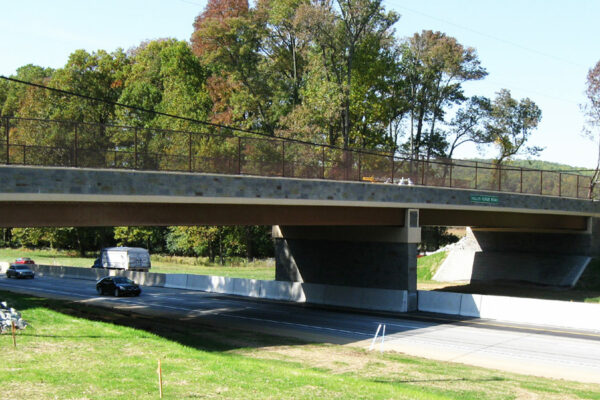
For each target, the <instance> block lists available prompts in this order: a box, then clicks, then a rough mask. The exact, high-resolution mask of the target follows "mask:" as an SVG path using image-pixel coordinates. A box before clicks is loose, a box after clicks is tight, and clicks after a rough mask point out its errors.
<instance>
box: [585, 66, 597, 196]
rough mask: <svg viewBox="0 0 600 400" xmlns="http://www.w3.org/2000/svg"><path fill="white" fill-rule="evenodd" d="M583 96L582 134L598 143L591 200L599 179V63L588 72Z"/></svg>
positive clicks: (590, 194) (591, 185)
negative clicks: (583, 122) (585, 100)
mask: <svg viewBox="0 0 600 400" xmlns="http://www.w3.org/2000/svg"><path fill="white" fill-rule="evenodd" d="M585 95H586V97H587V101H588V102H587V103H586V104H584V105H582V106H581V108H582V111H583V112H584V114H585V116H586V121H585V123H586V126H585V127H584V132H585V134H586V135H587V136H588V137H590V138H593V139H595V140H597V141H598V161H597V162H596V169H595V171H594V175H593V176H592V180H591V184H590V193H589V197H590V198H591V197H592V196H593V192H594V188H595V187H596V185H597V183H598V181H599V179H600V129H599V128H600V61H598V62H597V63H596V65H595V66H594V67H593V68H590V70H589V71H588V74H587V80H586V88H585Z"/></svg>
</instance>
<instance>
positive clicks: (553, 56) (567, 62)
mask: <svg viewBox="0 0 600 400" xmlns="http://www.w3.org/2000/svg"><path fill="white" fill-rule="evenodd" d="M396 7H398V8H401V9H404V10H406V11H409V12H411V13H414V14H418V15H421V16H423V17H426V18H430V19H433V20H436V21H439V22H443V23H445V24H448V25H451V26H454V27H457V28H460V29H464V30H466V31H469V32H472V33H475V34H477V35H480V36H484V37H487V38H489V39H493V40H496V41H498V42H501V43H504V44H508V45H510V46H514V47H517V48H519V49H521V50H525V51H528V52H530V53H534V54H538V55H541V56H544V57H547V58H552V59H554V60H557V61H561V62H564V63H566V64H570V65H573V66H576V67H579V68H586V69H587V67H585V66H583V65H581V64H577V63H575V62H573V61H570V60H567V59H566V58H561V57H557V56H555V55H552V54H548V53H544V52H542V51H539V50H535V49H532V48H529V47H526V46H523V45H520V44H518V43H515V42H511V41H510V40H506V39H502V38H499V37H496V36H493V35H490V34H488V33H485V32H481V31H478V30H475V29H472V28H469V27H466V26H463V25H459V24H456V23H454V22H450V21H448V20H445V19H442V18H438V17H434V16H433V15H429V14H425V13H423V12H421V11H417V10H414V9H411V8H408V7H404V6H396Z"/></svg>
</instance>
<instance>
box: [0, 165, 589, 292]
mask: <svg viewBox="0 0 600 400" xmlns="http://www.w3.org/2000/svg"><path fill="white" fill-rule="evenodd" d="M598 217H600V207H599V205H598V202H595V201H592V200H585V199H576V198H565V197H554V196H541V195H532V194H520V193H506V192H493V191H482V190H466V189H456V188H436V187H426V186H408V185H392V184H378V183H370V182H350V181H327V180H320V179H297V178H283V177H257V176H240V175H225V174H207V173H183V172H162V171H161V172H148V171H132V170H107V169H85V168H64V167H32V166H11V165H4V166H0V226H1V227H32V226H120V225H121V226H122V225H146V226H158V225H201V224H210V225H213V224H214V225H250V224H259V225H273V226H274V229H273V236H274V241H275V249H276V264H277V273H276V275H277V279H280V280H292V281H304V282H314V283H331V284H336V285H348V286H359V287H381V288H390V289H401V290H408V291H409V293H415V291H416V256H417V243H418V242H419V241H420V228H419V227H420V226H428V225H435V226H471V227H473V228H474V232H476V236H477V237H478V240H479V242H480V245H481V247H482V250H483V252H486V251H488V252H502V253H507V252H511V253H514V254H515V257H514V258H513V259H507V258H506V257H505V262H510V263H514V262H518V260H519V256H518V254H520V253H528V254H530V255H531V254H539V255H540V257H539V259H540V260H542V261H539V262H538V263H537V264H539V265H531V264H532V263H534V264H535V263H536V262H535V261H532V259H535V258H536V257H533V258H532V257H527V260H528V261H527V264H528V265H524V266H523V268H537V269H538V270H539V271H540V273H542V274H543V273H544V271H549V270H552V268H554V269H556V266H553V265H551V264H552V261H551V260H552V259H554V260H555V261H554V264H557V263H558V264H561V263H569V262H572V259H571V258H569V257H572V256H575V257H582V256H585V257H589V256H594V255H598V254H600V251H599V250H600V247H599V244H598V239H597V232H598V229H600V225H599V224H598V222H597V221H598ZM548 255H550V258H549V257H548ZM565 257H566V258H565ZM549 263H550V264H549ZM494 268H502V265H499V266H494Z"/></svg>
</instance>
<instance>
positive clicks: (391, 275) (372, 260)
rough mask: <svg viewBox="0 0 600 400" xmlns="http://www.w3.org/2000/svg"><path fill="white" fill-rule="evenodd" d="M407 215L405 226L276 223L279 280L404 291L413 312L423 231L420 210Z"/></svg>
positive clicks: (277, 275) (411, 211)
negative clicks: (418, 247)
mask: <svg viewBox="0 0 600 400" xmlns="http://www.w3.org/2000/svg"><path fill="white" fill-rule="evenodd" d="M407 213H408V214H409V217H408V218H406V219H405V221H408V223H407V224H405V225H406V226H280V225H276V226H274V227H273V240H274V242H275V268H276V273H275V279H276V280H279V281H291V282H305V283H319V284H326V285H336V286H352V287H361V288H378V289H395V290H406V291H407V292H408V299H409V301H408V309H409V311H410V310H414V309H416V293H417V244H418V243H419V242H420V241H421V229H420V228H419V227H418V210H407ZM411 213H412V215H413V217H412V218H410V214H411ZM410 222H412V224H411V223H410Z"/></svg>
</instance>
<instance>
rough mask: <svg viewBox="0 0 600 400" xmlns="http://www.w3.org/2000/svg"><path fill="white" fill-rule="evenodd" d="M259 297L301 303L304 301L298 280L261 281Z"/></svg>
mask: <svg viewBox="0 0 600 400" xmlns="http://www.w3.org/2000/svg"><path fill="white" fill-rule="evenodd" d="M260 297H262V298H265V299H270V300H285V301H295V302H301V303H303V302H305V301H306V298H305V297H304V291H303V290H302V283H300V282H281V281H262V282H261V291H260Z"/></svg>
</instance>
